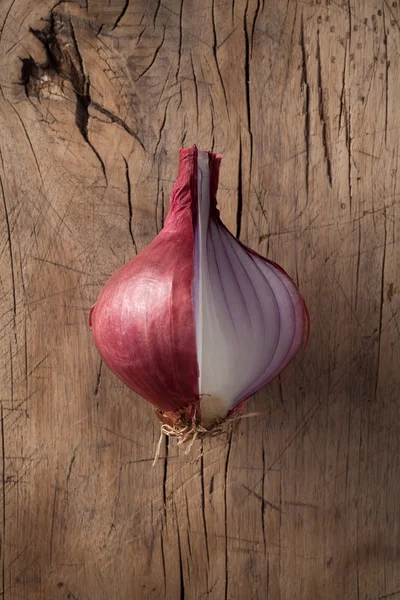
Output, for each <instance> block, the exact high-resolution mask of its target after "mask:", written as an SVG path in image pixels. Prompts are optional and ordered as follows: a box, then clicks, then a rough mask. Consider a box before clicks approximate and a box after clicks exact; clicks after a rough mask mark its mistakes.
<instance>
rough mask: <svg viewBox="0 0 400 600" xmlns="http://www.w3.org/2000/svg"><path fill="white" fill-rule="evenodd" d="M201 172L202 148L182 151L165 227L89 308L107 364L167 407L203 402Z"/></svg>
mask: <svg viewBox="0 0 400 600" xmlns="http://www.w3.org/2000/svg"><path fill="white" fill-rule="evenodd" d="M196 173H197V153H196V152H195V151H194V149H193V148H190V149H186V150H181V161H180V168H179V176H178V179H177V181H176V183H175V186H174V189H173V192H172V196H171V206H170V211H169V213H168V217H167V219H166V221H165V225H164V228H163V229H162V231H161V232H160V233H159V235H158V236H157V237H156V239H155V240H154V241H153V242H152V243H151V244H150V245H149V246H148V247H147V248H145V249H144V250H142V251H141V252H140V253H139V254H138V255H137V256H135V257H134V258H132V260H130V261H129V262H128V263H126V264H125V265H124V266H122V267H121V268H119V269H118V270H117V271H116V272H115V273H114V274H113V276H112V277H111V279H109V281H108V282H107V283H106V285H105V286H104V288H103V290H102V291H101V293H100V295H99V297H98V300H97V302H96V304H95V305H94V306H93V307H92V309H91V312H90V320H89V324H90V326H91V328H92V331H93V336H94V341H95V344H96V346H97V349H98V351H99V353H100V356H101V357H102V359H103V360H104V362H105V363H106V365H107V366H108V368H109V369H110V370H111V371H112V372H113V373H114V374H115V375H116V376H117V377H118V378H119V379H120V380H121V381H123V382H124V383H125V384H126V385H127V386H128V387H129V388H131V389H132V390H134V391H135V392H137V393H138V394H140V395H141V396H142V397H143V398H145V399H146V400H147V401H148V402H151V403H152V404H154V405H155V406H156V407H157V408H158V409H159V410H160V411H161V412H175V411H177V410H178V409H181V408H182V407H186V406H189V407H193V409H194V408H195V407H196V405H197V404H198V402H199V390H198V366H197V358H196V341H195V329H194V314H193V300H192V281H193V276H194V265H193V263H194V260H193V255H194V249H193V244H194V241H193V218H194V213H193V209H192V207H194V206H195V202H194V201H193V199H194V198H195V196H196V192H195V187H194V186H196V185H197V183H196Z"/></svg>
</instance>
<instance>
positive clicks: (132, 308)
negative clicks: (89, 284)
mask: <svg viewBox="0 0 400 600" xmlns="http://www.w3.org/2000/svg"><path fill="white" fill-rule="evenodd" d="M220 163H221V156H220V155H216V154H213V153H211V152H203V151H198V150H197V148H196V146H193V147H192V148H187V149H181V151H180V166H179V175H178V179H177V181H176V183H175V185H174V188H173V191H172V196H171V203H170V211H169V213H168V217H167V219H166V221H165V226H164V228H163V229H162V231H161V232H160V233H159V235H158V236H157V237H156V238H155V240H154V241H153V242H152V243H151V244H150V245H149V246H148V247H147V248H145V249H144V250H143V251H142V252H140V253H139V254H138V255H137V256H135V257H134V258H133V259H132V260H130V261H129V262H128V263H127V264H125V265H124V266H122V267H121V268H120V269H118V270H117V271H116V272H115V273H114V275H113V276H112V277H111V279H110V280H109V281H108V282H107V283H106V285H105V286H104V288H103V290H102V291H101V293H100V295H99V298H98V300H97V302H96V304H95V305H94V306H93V307H92V309H91V311H90V317H89V324H90V327H91V328H92V331H93V335H94V340H95V343H96V346H97V349H98V351H99V353H100V355H101V357H102V358H103V360H104V362H105V363H106V365H107V366H108V367H109V369H111V371H112V372H113V373H114V374H115V375H116V376H117V377H119V379H121V380H122V381H123V382H124V383H125V384H126V385H127V386H128V387H129V388H131V389H132V390H134V391H135V392H137V393H138V394H140V395H141V396H142V397H143V398H145V399H146V400H148V401H149V402H151V403H152V404H153V405H154V406H155V407H156V408H157V409H158V411H159V415H160V418H161V420H162V421H163V422H164V423H169V424H170V426H171V425H174V426H175V427H177V428H178V429H176V430H175V431H178V430H179V427H181V430H179V431H185V432H187V430H188V427H189V426H190V427H191V428H192V430H193V431H195V430H196V431H200V432H202V433H206V432H208V431H211V430H212V429H213V427H215V426H216V425H218V424H220V423H221V422H223V421H224V420H225V419H226V418H230V416H231V415H232V414H233V413H234V412H235V411H237V410H238V407H242V406H243V403H244V401H245V400H247V399H248V398H249V397H250V396H251V395H253V394H254V393H255V392H256V391H257V390H259V389H260V388H261V387H262V386H264V385H265V384H266V383H268V382H269V381H271V380H272V379H273V378H274V377H276V376H277V375H278V374H279V373H280V372H281V371H282V369H284V368H285V367H286V365H287V364H288V363H289V361H290V360H291V359H292V358H293V357H294V355H295V354H296V352H297V351H298V349H299V348H300V346H301V344H302V341H303V340H304V337H305V335H306V334H307V332H308V324H309V321H308V313H307V309H306V306H305V303H304V301H303V299H302V297H301V295H300V293H299V291H298V289H297V288H296V286H295V284H294V283H293V281H292V280H291V279H290V277H289V276H288V275H287V274H286V273H285V271H284V270H283V269H282V268H281V267H279V266H278V265H276V264H275V263H273V262H271V261H269V260H267V259H265V258H263V257H262V256H260V255H259V254H257V253H256V252H254V251H253V250H251V249H250V248H247V247H246V246H245V245H244V244H242V243H241V242H239V241H238V240H237V239H236V238H234V237H233V235H232V234H231V233H230V232H229V231H228V230H227V229H226V227H225V226H224V224H223V223H222V221H221V220H220V217H219V211H218V209H217V201H216V192H217V187H218V176H219V168H220Z"/></svg>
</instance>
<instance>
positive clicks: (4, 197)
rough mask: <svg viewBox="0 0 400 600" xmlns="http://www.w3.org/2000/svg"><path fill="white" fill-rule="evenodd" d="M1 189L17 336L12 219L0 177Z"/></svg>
mask: <svg viewBox="0 0 400 600" xmlns="http://www.w3.org/2000/svg"><path fill="white" fill-rule="evenodd" d="M0 188H1V194H2V197H3V207H4V216H5V221H6V228H7V242H8V250H9V254H10V272H11V286H12V299H13V300H12V304H13V323H14V335H16V334H17V333H16V318H17V292H16V287H15V270H14V256H13V244H12V236H11V226H10V217H9V214H8V208H7V202H6V195H5V190H4V184H3V179H2V177H1V175H0Z"/></svg>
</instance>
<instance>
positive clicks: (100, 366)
mask: <svg viewBox="0 0 400 600" xmlns="http://www.w3.org/2000/svg"><path fill="white" fill-rule="evenodd" d="M102 369H103V359H102V358H101V359H100V365H99V370H98V371H97V379H96V387H95V388H94V399H95V401H96V407H97V408H99V401H98V396H99V391H100V382H101V374H102Z"/></svg>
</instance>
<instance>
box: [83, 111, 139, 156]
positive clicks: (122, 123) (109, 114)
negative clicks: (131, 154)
mask: <svg viewBox="0 0 400 600" xmlns="http://www.w3.org/2000/svg"><path fill="white" fill-rule="evenodd" d="M91 105H92V107H93V108H94V109H96V110H97V111H98V112H100V113H101V114H103V115H104V116H106V117H108V118H109V119H110V121H111V122H112V123H115V124H116V125H119V126H120V127H122V128H123V129H124V130H125V131H126V132H127V133H129V135H130V136H132V137H133V138H134V139H135V140H136V141H137V142H138V143H139V144H140V146H141V148H142V149H143V150H145V147H144V145H143V142H142V140H141V139H140V138H139V136H138V134H137V133H135V131H133V129H132V128H131V127H129V125H128V124H127V123H126V122H125V121H124V120H123V119H121V117H119V116H118V115H116V114H115V113H113V112H112V111H111V110H109V109H108V108H105V107H104V106H102V105H101V104H99V103H98V102H95V101H94V100H92V102H91Z"/></svg>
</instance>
